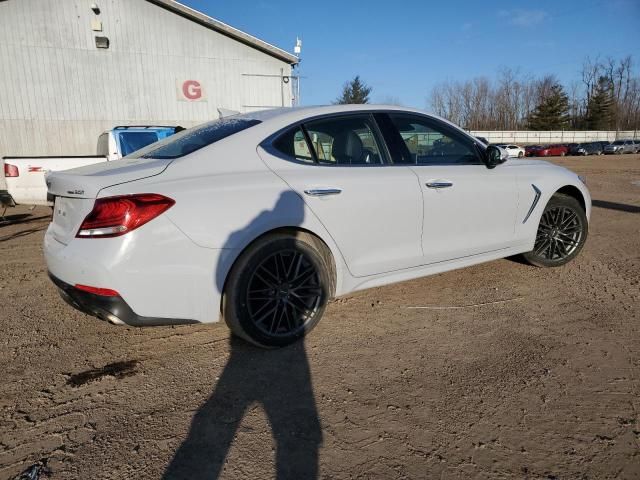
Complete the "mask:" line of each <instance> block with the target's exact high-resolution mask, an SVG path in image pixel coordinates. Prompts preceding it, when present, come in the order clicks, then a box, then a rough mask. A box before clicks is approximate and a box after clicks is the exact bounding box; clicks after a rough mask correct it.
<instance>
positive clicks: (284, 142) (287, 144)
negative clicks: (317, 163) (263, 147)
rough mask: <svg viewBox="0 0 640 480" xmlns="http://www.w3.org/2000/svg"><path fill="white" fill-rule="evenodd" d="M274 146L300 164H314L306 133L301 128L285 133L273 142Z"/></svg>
mask: <svg viewBox="0 0 640 480" xmlns="http://www.w3.org/2000/svg"><path fill="white" fill-rule="evenodd" d="M273 146H274V147H275V148H276V149H277V150H278V151H279V152H280V153H283V154H284V155H286V156H287V157H290V158H294V159H296V160H298V161H300V162H305V163H314V160H313V154H312V153H311V150H309V145H308V144H307V140H306V138H305V136H304V132H303V131H302V128H300V127H297V128H294V129H292V130H289V131H288V132H285V133H284V134H283V135H282V136H281V137H279V138H278V139H277V140H276V141H274V142H273Z"/></svg>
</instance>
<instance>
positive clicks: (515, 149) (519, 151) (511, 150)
mask: <svg viewBox="0 0 640 480" xmlns="http://www.w3.org/2000/svg"><path fill="white" fill-rule="evenodd" d="M498 146H499V147H500V148H504V149H505V150H506V151H507V153H508V154H509V156H510V157H516V158H522V157H524V148H522V147H519V146H518V145H512V144H507V143H501V144H499V145H498Z"/></svg>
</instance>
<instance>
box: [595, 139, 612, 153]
mask: <svg viewBox="0 0 640 480" xmlns="http://www.w3.org/2000/svg"><path fill="white" fill-rule="evenodd" d="M593 143H597V144H598V145H600V148H601V149H602V153H604V147H606V146H607V145H609V144H610V143H611V142H610V141H608V140H597V141H595V142H593Z"/></svg>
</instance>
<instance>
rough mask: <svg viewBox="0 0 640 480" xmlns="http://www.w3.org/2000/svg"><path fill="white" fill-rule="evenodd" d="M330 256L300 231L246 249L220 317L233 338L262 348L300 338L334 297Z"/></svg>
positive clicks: (228, 285) (233, 273)
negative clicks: (241, 339)
mask: <svg viewBox="0 0 640 480" xmlns="http://www.w3.org/2000/svg"><path fill="white" fill-rule="evenodd" d="M330 255H331V253H330V252H329V250H328V248H327V247H326V246H325V245H324V244H323V243H322V242H321V241H319V240H318V239H316V238H315V237H313V236H312V235H310V234H307V233H304V232H297V233H291V234H288V233H276V234H269V235H266V236H265V237H262V238H260V239H258V240H257V241H256V242H255V243H254V244H252V245H250V246H249V247H248V248H247V249H246V250H245V251H244V252H243V253H242V254H241V255H240V257H239V258H238V259H237V260H236V262H235V264H234V266H233V268H232V269H231V272H230V273H229V277H228V280H227V282H226V284H225V289H224V294H223V301H222V314H223V317H224V320H225V322H226V324H227V325H228V326H229V328H230V329H231V331H232V333H233V334H235V335H237V336H238V337H241V338H243V339H244V340H246V341H248V342H250V343H253V344H254V345H257V346H259V347H263V348H277V347H284V346H286V345H289V344H291V343H293V342H295V341H296V340H299V339H300V338H302V337H304V336H305V335H306V334H307V333H309V332H310V331H311V330H312V329H313V328H314V327H315V326H316V325H317V324H318V322H319V321H320V319H321V318H322V315H323V313H324V309H325V307H326V305H327V301H328V300H329V298H330V297H331V296H332V295H333V282H332V278H333V273H332V272H333V268H332V265H333V261H332V259H331V257H330ZM330 272H331V273H330Z"/></svg>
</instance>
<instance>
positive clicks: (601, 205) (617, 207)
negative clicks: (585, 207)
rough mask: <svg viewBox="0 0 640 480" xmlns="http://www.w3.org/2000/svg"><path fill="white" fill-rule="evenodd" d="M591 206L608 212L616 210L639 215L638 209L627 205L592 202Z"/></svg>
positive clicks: (601, 201) (599, 201)
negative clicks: (606, 209)
mask: <svg viewBox="0 0 640 480" xmlns="http://www.w3.org/2000/svg"><path fill="white" fill-rule="evenodd" d="M591 205H593V206H594V207H598V208H608V209H609V210H618V211H620V212H628V213H640V207H638V206H636V205H628V204H626V203H616V202H608V201H606V200H593V201H592V202H591Z"/></svg>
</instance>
